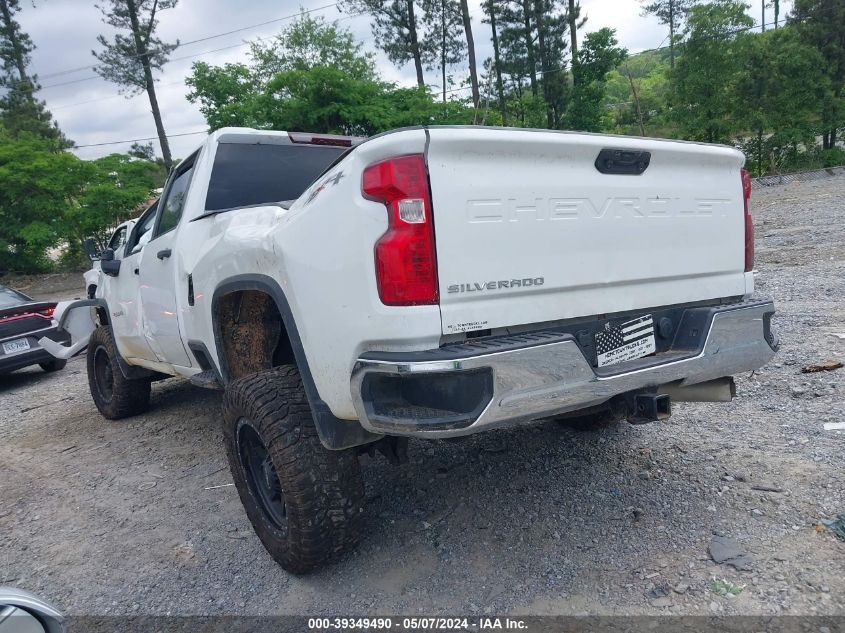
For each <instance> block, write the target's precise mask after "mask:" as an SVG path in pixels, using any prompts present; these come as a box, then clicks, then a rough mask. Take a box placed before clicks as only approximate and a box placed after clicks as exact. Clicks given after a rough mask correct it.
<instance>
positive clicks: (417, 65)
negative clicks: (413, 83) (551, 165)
mask: <svg viewBox="0 0 845 633" xmlns="http://www.w3.org/2000/svg"><path fill="white" fill-rule="evenodd" d="M340 6H341V8H342V9H343V10H344V11H346V12H347V13H352V14H355V15H357V14H361V13H369V14H370V15H371V16H372V18H373V23H372V29H373V38H374V39H375V42H376V43H377V44H376V45H377V46H378V47H379V48H380V49H381V50H383V51H384V52H385V54H386V55H387V58H388V59H389V60H390V61H391V62H392V63H394V64H396V65H398V66H404V65H405V64H407V63H408V62H413V64H414V70H415V71H416V74H417V85H418V86H425V77H424V76H423V66H424V65H425V64H426V62H427V60H428V59H430V56H431V54H432V48H431V41H430V39H429V38H428V37H427V35H426V34H425V33H423V32H422V21H421V20H420V16H419V15H418V14H419V13H420V8H419V7H418V6H416V3H415V0H341V4H340Z"/></svg>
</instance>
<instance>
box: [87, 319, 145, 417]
mask: <svg viewBox="0 0 845 633" xmlns="http://www.w3.org/2000/svg"><path fill="white" fill-rule="evenodd" d="M104 363H106V364H107V367H106V366H105V365H104ZM109 377H110V380H109ZM109 384H110V388H109ZM88 388H89V389H90V390H91V398H93V400H94V404H95V405H96V406H97V409H98V410H99V412H100V413H101V414H102V415H103V417H105V418H108V419H109V420H120V419H121V418H128V417H129V416H131V415H138V414H139V413H143V412H144V411H146V410H147V408H148V407H149V405H150V380H149V379H148V378H139V379H133V380H130V379H129V378H126V376H124V375H123V372H122V371H121V370H120V365H119V364H118V352H117V349H116V348H115V345H114V338H113V337H112V333H111V326H108V325H101V326H100V327H98V328H96V329H95V330H94V332H93V333H92V334H91V339H90V341H88Z"/></svg>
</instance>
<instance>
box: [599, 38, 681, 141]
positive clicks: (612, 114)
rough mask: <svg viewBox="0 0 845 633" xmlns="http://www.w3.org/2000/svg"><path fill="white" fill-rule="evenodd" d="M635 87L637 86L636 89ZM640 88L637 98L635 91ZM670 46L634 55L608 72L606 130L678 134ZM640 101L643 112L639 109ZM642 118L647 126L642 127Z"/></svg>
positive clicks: (661, 134) (625, 132)
mask: <svg viewBox="0 0 845 633" xmlns="http://www.w3.org/2000/svg"><path fill="white" fill-rule="evenodd" d="M632 86H633V89H632ZM634 90H635V91H636V97H635V95H634V94H633V91H634ZM669 95H670V84H669V53H668V50H667V49H661V50H653V51H644V52H642V53H639V54H637V55H632V56H631V57H629V58H628V59H626V60H625V62H623V65H622V66H621V67H620V68H618V69H616V70H612V71H611V72H609V73H608V75H607V79H606V84H605V104H604V106H605V111H606V112H607V120H606V126H605V128H604V129H605V131H608V132H614V133H621V134H634V135H636V134H641V133H643V134H645V135H648V136H669V137H671V136H676V135H677V134H676V133H675V128H674V125H673V124H672V123H671V122H670V121H668V120H667V115H668V112H669V107H668V103H669ZM637 102H639V112H637ZM641 121H642V124H643V129H642V130H641V129H640V122H641Z"/></svg>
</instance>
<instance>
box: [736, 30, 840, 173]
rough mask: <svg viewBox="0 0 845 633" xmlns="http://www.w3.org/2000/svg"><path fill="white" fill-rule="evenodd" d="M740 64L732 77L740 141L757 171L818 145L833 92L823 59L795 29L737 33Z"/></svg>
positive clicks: (794, 157) (750, 165)
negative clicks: (825, 108) (826, 102)
mask: <svg viewBox="0 0 845 633" xmlns="http://www.w3.org/2000/svg"><path fill="white" fill-rule="evenodd" d="M736 52H737V55H738V57H739V59H740V64H741V66H740V68H739V69H738V72H737V75H736V77H735V78H734V81H733V90H734V93H735V95H736V100H735V104H736V112H735V113H734V115H733V117H734V119H735V120H736V122H737V125H738V126H739V127H740V128H741V129H742V130H744V131H745V133H746V134H749V133H750V135H749V136H744V135H743V136H742V137H741V138H740V144H741V146H742V147H743V149H744V150H745V152H746V154H747V156H748V157H749V167H750V168H752V169H754V171H756V172H757V173H758V174H762V173H765V172H766V171H768V170H769V168H772V169H774V168H776V167H777V166H778V165H780V164H783V163H784V161H789V160H792V161H794V160H795V159H796V158H797V153H798V148H799V146H809V147H812V146H814V145H815V139H814V136H815V131H816V128H817V121H818V112H819V111H820V109H821V107H822V104H823V102H824V99H825V95H826V94H828V93H829V89H830V86H829V81H828V79H827V77H825V75H824V73H823V68H824V59H823V58H822V56H821V54H820V53H819V52H818V51H817V50H816V49H814V48H813V47H812V46H809V45H808V44H805V43H804V42H803V41H802V40H801V37H800V35H799V34H798V33H797V32H796V31H795V30H794V29H791V28H785V29H778V30H776V31H768V32H766V33H757V34H743V35H740V36H739V37H738V38H737V51H736Z"/></svg>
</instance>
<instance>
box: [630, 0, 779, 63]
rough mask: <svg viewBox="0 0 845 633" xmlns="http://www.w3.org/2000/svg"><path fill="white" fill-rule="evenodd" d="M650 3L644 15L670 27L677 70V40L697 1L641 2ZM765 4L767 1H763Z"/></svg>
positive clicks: (653, 0) (672, 59)
mask: <svg viewBox="0 0 845 633" xmlns="http://www.w3.org/2000/svg"><path fill="white" fill-rule="evenodd" d="M640 1H641V2H643V1H648V4H646V5H643V8H642V9H643V11H642V14H643V15H644V16H645V15H654V16H656V17H657V19H658V20H659V21H660V23H661V24H665V25H667V26H668V27H669V67H670V68H675V39H676V36H677V33H678V31H680V29H681V25H682V24H683V19H684V16H685V15H686V14H687V12H688V11H689V9H690V8H691V7H692V6H693V4H695V2H697V0H640ZM763 2H765V0H763Z"/></svg>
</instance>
